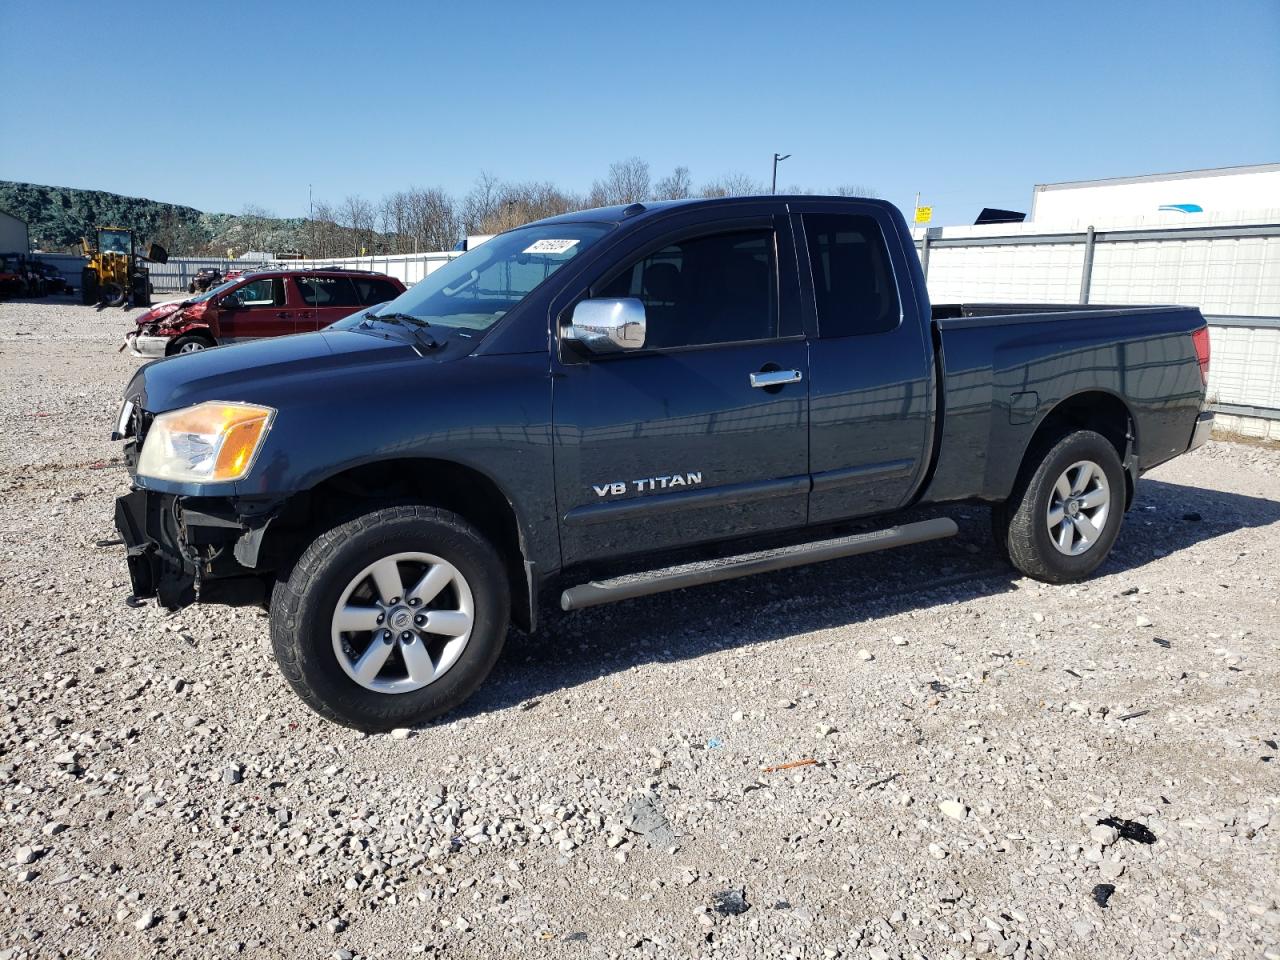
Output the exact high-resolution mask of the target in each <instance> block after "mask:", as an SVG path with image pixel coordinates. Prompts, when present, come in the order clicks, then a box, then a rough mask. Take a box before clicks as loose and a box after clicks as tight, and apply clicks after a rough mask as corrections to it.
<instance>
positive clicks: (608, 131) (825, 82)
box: [0, 0, 1280, 224]
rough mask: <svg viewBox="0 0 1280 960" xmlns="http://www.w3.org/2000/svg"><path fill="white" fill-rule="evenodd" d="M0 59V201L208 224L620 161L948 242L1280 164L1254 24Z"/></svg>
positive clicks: (267, 38)
mask: <svg viewBox="0 0 1280 960" xmlns="http://www.w3.org/2000/svg"><path fill="white" fill-rule="evenodd" d="M33 16H34V17H35V19H36V21H38V24H39V29H38V32H37V31H34V30H33V29H32V26H33V23H32V20H31V18H32V17H33ZM0 37H2V38H3V39H2V40H0V90H3V91H4V92H5V94H4V102H5V108H4V109H3V110H0V179H12V180H28V181H34V182H38V183H50V184H58V185H65V186H76V187H86V188H96V189H103V190H112V191H116V192H119V193H126V194H131V195H137V196H146V197H151V198H153V199H157V200H167V201H171V202H176V203H186V204H190V205H192V206H195V207H199V208H201V209H204V210H211V211H225V212H237V211H239V210H240V209H242V208H243V207H244V206H245V205H246V204H255V205H259V206H263V207H266V208H268V209H269V210H271V211H273V212H275V213H277V214H279V215H282V216H288V215H303V214H305V213H306V210H307V185H308V183H310V184H313V185H314V191H315V195H316V197H317V198H318V199H327V200H330V201H333V202H337V201H339V200H341V199H342V198H343V197H344V196H346V195H347V194H351V193H358V194H363V195H364V196H366V197H369V198H371V199H377V198H378V197H380V196H382V195H383V194H384V193H386V192H388V191H391V190H395V189H398V188H401V187H404V186H407V185H410V184H416V185H419V186H442V187H444V188H446V189H448V190H450V191H452V192H457V193H463V192H465V191H466V190H467V189H468V188H469V187H470V186H471V185H472V183H473V181H474V179H475V176H476V174H477V172H478V171H480V170H488V171H491V172H493V173H495V174H497V175H498V176H499V177H502V178H504V179H513V180H529V179H537V180H553V181H555V182H557V183H559V184H560V185H562V186H564V187H566V188H569V189H573V190H585V189H586V188H587V187H589V186H590V184H591V181H592V180H593V179H594V178H596V177H599V176H602V175H603V174H604V173H605V171H606V170H607V168H608V165H609V163H610V162H611V161H613V160H617V159H621V158H625V157H630V156H637V155H638V156H641V157H644V158H645V159H647V160H648V161H649V163H650V165H651V168H652V175H653V178H654V179H655V180H656V179H657V178H658V177H660V176H662V175H663V174H665V173H666V172H668V171H669V170H670V169H671V168H672V167H674V166H676V165H677V164H683V165H685V166H688V167H689V168H690V169H691V170H692V172H693V178H694V182H695V183H701V182H703V181H705V180H710V179H712V178H714V177H716V176H718V175H721V174H725V173H730V172H745V173H748V174H751V175H753V176H755V177H757V178H758V179H760V180H765V181H767V179H768V176H769V172H770V159H771V156H772V154H773V152H774V151H775V150H777V151H779V152H781V153H791V154H792V155H793V156H792V158H791V159H790V160H787V161H786V162H785V163H784V164H783V165H782V168H781V172H780V174H779V180H780V182H781V183H798V184H801V185H805V186H811V187H814V188H830V187H834V186H836V185H839V184H845V183H857V184H863V185H866V186H870V187H872V188H874V189H875V190H876V192H877V194H878V195H880V196H883V197H886V198H888V199H890V200H893V201H895V202H896V203H898V204H899V205H903V206H906V207H909V206H910V205H911V202H912V199H913V196H914V194H915V192H916V191H917V190H919V191H921V192H922V193H923V199H922V202H924V203H928V202H931V203H932V204H933V206H934V213H935V219H934V223H942V224H945V223H965V222H972V220H973V217H974V216H975V215H976V214H977V212H978V210H979V209H980V208H981V207H982V206H984V205H987V206H1004V207H1012V208H1014V209H1020V210H1025V209H1028V205H1029V203H1030V197H1031V189H1032V186H1033V185H1034V184H1036V183H1043V182H1054V181H1059V180H1075V179H1090V178H1095V177H1107V176H1125V175H1132V174H1140V173H1151V172H1161V171H1171V170H1183V169H1192V168H1198V167H1212V166H1226V165H1232V164H1245V163H1262V162H1273V161H1277V160H1280V2H1276V0H1257V2H1251V0H1218V2H1207V0H1206V2H1186V0H1163V2H1150V3H1148V2H1116V0H1106V2H1095V0H1074V2H1069V3H1057V4H1052V5H1051V4H1041V3H1032V2H1026V0H1022V2H973V3H967V2H959V0H951V2H924V0H921V2H911V3H904V2H891V0H890V2H886V0H875V2H866V3H829V4H828V3H804V2H801V3H757V2H753V0H733V2H728V3H697V2H687V0H686V2H681V3H666V2H663V0H646V2H645V3H627V4H611V3H600V2H595V3H581V4H579V3H573V2H562V3H550V4H548V3H533V2H523V3H506V2H503V3H498V2H476V0H471V2H469V3H449V4H444V3H405V4H396V3H377V2H373V3H352V2H350V0H347V2H344V3H341V4H339V3H332V4H330V3H322V2H317V3H307V4H302V3H297V4H284V3H253V4H249V3H244V4H241V3H237V2H234V0H232V2H224V3H217V4H213V5H209V4H204V5H198V6H191V7H189V6H188V5H186V4H174V3H169V2H166V3H150V2H138V0H129V2H128V3H127V4H125V5H122V6H118V7H116V6H111V7H103V6H101V5H100V4H93V3H84V4H72V3H62V2H58V0H54V2H48V3H43V4H41V5H40V6H39V7H38V8H33V7H31V6H30V5H29V4H21V3H17V2H10V0H4V2H0ZM19 38H21V39H19ZM115 104H121V105H123V109H117V108H115V107H114V105H115Z"/></svg>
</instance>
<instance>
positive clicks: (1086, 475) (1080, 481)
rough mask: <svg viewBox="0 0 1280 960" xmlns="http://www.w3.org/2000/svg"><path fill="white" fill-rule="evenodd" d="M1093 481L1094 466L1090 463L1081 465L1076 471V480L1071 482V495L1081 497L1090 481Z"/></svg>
mask: <svg viewBox="0 0 1280 960" xmlns="http://www.w3.org/2000/svg"><path fill="white" fill-rule="evenodd" d="M1092 479H1093V465H1092V464H1089V463H1082V464H1080V467H1079V469H1077V470H1076V478H1075V480H1073V481H1072V482H1071V495H1072V496H1076V497H1078V496H1080V494H1082V493H1084V488H1085V487H1087V486H1088V485H1089V481H1090V480H1092Z"/></svg>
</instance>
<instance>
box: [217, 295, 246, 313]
mask: <svg viewBox="0 0 1280 960" xmlns="http://www.w3.org/2000/svg"><path fill="white" fill-rule="evenodd" d="M218 306H219V307H221V308H222V309H223V310H239V309H240V307H241V306H242V304H241V303H240V298H239V297H237V296H235V295H234V294H231V295H229V296H225V297H223V298H222V299H221V300H219V301H218Z"/></svg>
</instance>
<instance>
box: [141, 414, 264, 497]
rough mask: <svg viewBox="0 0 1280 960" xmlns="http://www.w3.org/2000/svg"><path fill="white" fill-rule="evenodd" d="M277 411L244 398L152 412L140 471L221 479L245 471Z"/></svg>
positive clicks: (155, 475)
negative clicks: (243, 399) (167, 411)
mask: <svg viewBox="0 0 1280 960" xmlns="http://www.w3.org/2000/svg"><path fill="white" fill-rule="evenodd" d="M275 415H276V412H275V410H273V409H271V408H270V407H258V406H254V405H253V404H248V403H217V402H209V403H199V404H196V405H195V406H194V407H186V408H185V409H182V410H172V411H170V412H169V413H162V414H159V415H157V416H156V418H155V419H154V420H152V422H151V429H150V430H148V431H147V438H146V440H145V442H144V443H143V445H142V454H141V456H139V458H138V474H139V475H140V476H144V477H152V478H154V479H156V480H176V481H180V482H185V483H224V482H228V481H232V480H239V479H240V478H241V477H243V476H244V475H245V474H247V473H248V472H249V469H250V468H251V467H252V466H253V461H254V458H255V457H256V456H257V454H258V451H259V450H260V449H261V448H262V442H263V440H265V439H266V436H267V431H269V430H270V429H271V422H272V420H274V419H275Z"/></svg>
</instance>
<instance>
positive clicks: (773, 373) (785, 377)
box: [749, 370, 803, 387]
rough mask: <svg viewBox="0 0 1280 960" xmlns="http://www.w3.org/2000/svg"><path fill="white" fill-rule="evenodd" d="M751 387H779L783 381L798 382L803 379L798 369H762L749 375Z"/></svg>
mask: <svg viewBox="0 0 1280 960" xmlns="http://www.w3.org/2000/svg"><path fill="white" fill-rule="evenodd" d="M749 379H750V380H751V385H752V386H753V387H780V386H782V385H783V384H784V383H799V382H800V381H801V379H803V377H802V375H801V373H800V371H799V370H762V371H760V372H759V373H753V374H750V375H749Z"/></svg>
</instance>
